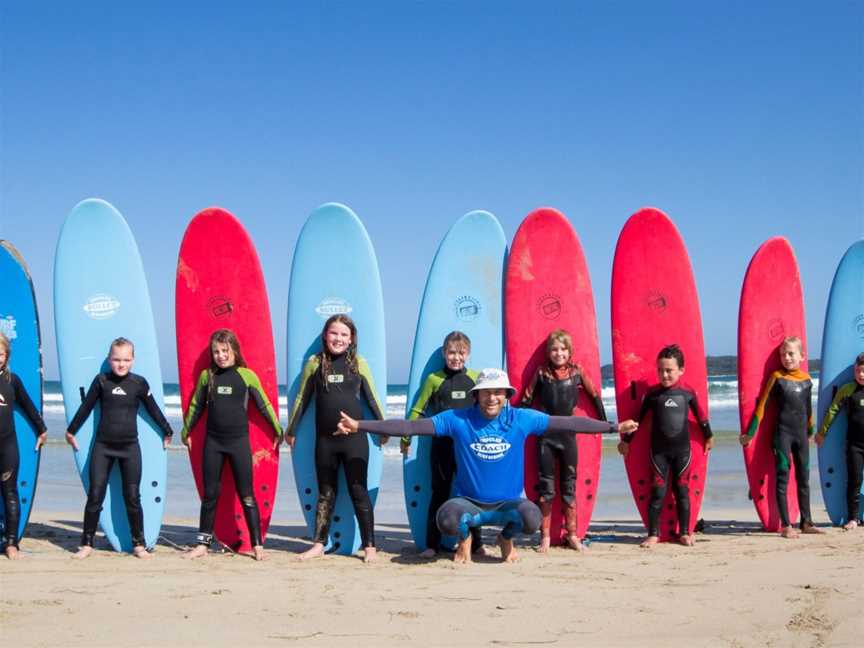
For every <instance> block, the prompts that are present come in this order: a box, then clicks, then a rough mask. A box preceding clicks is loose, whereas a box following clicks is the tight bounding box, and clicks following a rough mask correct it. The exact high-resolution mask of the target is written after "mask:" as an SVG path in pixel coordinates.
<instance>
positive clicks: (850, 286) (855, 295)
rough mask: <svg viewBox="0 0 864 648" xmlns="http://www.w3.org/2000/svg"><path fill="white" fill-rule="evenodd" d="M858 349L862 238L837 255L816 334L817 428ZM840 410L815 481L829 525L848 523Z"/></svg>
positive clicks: (863, 316)
mask: <svg viewBox="0 0 864 648" xmlns="http://www.w3.org/2000/svg"><path fill="white" fill-rule="evenodd" d="M862 351H864V240H861V241H857V242H856V243H853V244H852V246H851V247H850V248H849V249H848V250H847V251H846V254H844V255H843V258H842V259H841V260H840V265H839V266H837V272H836V273H835V274H834V281H833V283H832V284H831V293H830V294H829V296H828V306H827V308H826V310H825V328H824V330H823V333H822V368H821V369H820V371H819V405H818V412H819V419H818V420H819V424H820V425H821V424H822V420H823V419H824V417H825V412H826V411H827V410H828V407H830V405H831V401H832V400H833V399H834V395H835V394H836V393H837V390H838V389H839V388H840V387H842V386H843V385H844V384H845V383H848V382H852V381H854V380H855V378H854V376H853V373H852V372H853V369H852V365H853V363H854V361H855V356H857V355H858V354H859V353H861V352H862ZM847 424H848V421H847V417H846V411H845V408H844V409H843V410H841V411H840V413H839V414H838V415H837V416H836V417H835V418H834V422H833V424H832V425H831V429H830V430H828V436H826V437H825V443H824V444H823V445H822V447H821V448H819V481H820V483H821V485H822V499H823V500H824V501H825V508H826V509H827V510H828V517H830V518H831V521H832V522H833V523H834V524H845V523H846V522H848V521H849V510H848V507H847V506H846V484H847V481H848V480H847V479H846V428H847Z"/></svg>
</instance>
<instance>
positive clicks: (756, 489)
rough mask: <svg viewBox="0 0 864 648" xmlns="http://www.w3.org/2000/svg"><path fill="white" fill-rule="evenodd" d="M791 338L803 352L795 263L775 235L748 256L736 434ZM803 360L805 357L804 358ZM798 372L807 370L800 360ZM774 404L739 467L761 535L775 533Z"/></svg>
mask: <svg viewBox="0 0 864 648" xmlns="http://www.w3.org/2000/svg"><path fill="white" fill-rule="evenodd" d="M790 335H797V336H798V337H800V338H801V341H802V343H803V345H804V349H805V351H806V349H807V336H806V330H805V322H804V295H803V293H802V291H801V278H800V275H799V273H798V263H797V261H796V260H795V253H794V252H793V251H792V246H790V245H789V241H787V240H786V239H785V238H782V237H780V236H778V237H774V238H772V239H768V240H767V241H766V242H765V243H763V244H762V246H761V247H760V248H759V249H758V250H757V251H756V254H754V255H753V258H752V259H751V260H750V265H749V266H748V267H747V274H745V275H744V283H743V285H742V286H741V304H740V307H739V310H738V413H739V415H740V418H741V431H742V432H746V431H747V427H748V426H749V425H750V419H751V418H752V417H753V412H754V411H755V409H756V402H757V401H758V399H759V394H760V393H761V392H762V388H763V386H764V385H765V383H766V382H767V381H768V377H769V376H770V375H771V372H773V371H777V370H778V369H780V367H781V365H780V356H779V354H778V349H779V347H780V344H781V343H782V342H783V338H786V337H789V336H790ZM805 357H806V356H805ZM801 368H802V369H804V371H807V362H806V360H805V361H804V362H803V363H802V364H801ZM776 425H777V408H776V405H774V404H772V403H770V402H769V404H768V407H767V408H766V410H765V417H764V418H763V419H762V421H761V422H760V424H759V429H758V430H757V431H756V438H755V439H754V440H753V441H752V442H751V443H750V445H748V446H747V447H746V448H743V450H744V465H745V466H746V468H747V480H748V481H749V482H750V496H751V498H752V499H753V505H754V506H755V507H756V513H757V514H758V515H759V520H760V521H761V522H762V526H763V527H764V528H765V530H766V531H779V529H780V514H779V513H778V511H777V496H776V494H775V487H776V483H777V479H776V474H775V462H774V450H773V444H772V442H773V439H774V428H775V426H776ZM786 494H787V502H788V506H789V519H790V520H792V521H794V520H796V519H798V492H797V485H796V482H795V467H794V465H793V466H791V467H790V474H789V485H788V486H787V490H786Z"/></svg>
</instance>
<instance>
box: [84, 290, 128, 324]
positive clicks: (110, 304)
mask: <svg viewBox="0 0 864 648" xmlns="http://www.w3.org/2000/svg"><path fill="white" fill-rule="evenodd" d="M118 310H120V302H119V301H118V300H117V299H116V298H114V297H112V296H111V295H106V294H104V293H100V294H98V295H93V296H92V297H91V298H90V299H88V300H87V302H86V303H85V304H84V312H85V313H87V315H89V316H90V317H92V318H93V319H96V320H101V319H108V318H109V317H114V315H116V314H117V311H118Z"/></svg>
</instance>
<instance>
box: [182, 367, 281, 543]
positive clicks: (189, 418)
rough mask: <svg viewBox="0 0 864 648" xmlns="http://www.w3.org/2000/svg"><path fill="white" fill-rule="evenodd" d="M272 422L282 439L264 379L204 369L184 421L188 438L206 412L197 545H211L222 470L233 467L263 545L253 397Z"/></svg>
mask: <svg viewBox="0 0 864 648" xmlns="http://www.w3.org/2000/svg"><path fill="white" fill-rule="evenodd" d="M250 398H251V399H252V402H253V403H255V407H256V408H258V411H259V412H261V415H262V416H263V417H264V419H265V420H266V421H267V422H268V423H269V424H270V425H271V426H272V428H273V431H274V433H275V435H276V437H277V438H280V439H281V438H282V428H281V427H280V425H279V419H278V417H277V416H276V412H275V411H274V410H273V406H272V405H271V403H270V399H268V398H267V394H266V392H265V391H264V388H263V387H262V386H261V381H260V380H259V379H258V376H256V375H255V372H253V371H252V370H251V369H248V368H247V367H236V366H234V367H228V368H226V369H205V370H204V371H202V372H201V374H200V375H199V376H198V383H197V385H196V387H195V393H194V394H193V395H192V400H191V401H190V403H189V409H188V410H187V412H186V418H185V419H184V423H183V439H184V440H185V439H186V437H187V436H188V435H189V431H190V430H192V429H193V428H194V427H195V424H196V423H197V422H198V419H199V418H201V415H202V414H203V413H204V410H205V408H206V410H207V434H206V436H205V438H204V449H203V458H202V471H201V473H202V477H203V482H204V496H203V497H202V498H201V517H200V520H199V526H198V544H203V545H209V544H210V543H211V542H212V540H213V525H214V524H215V522H216V506H217V504H218V503H219V493H220V491H221V489H222V469H223V467H224V466H225V462H226V461H228V463H229V464H230V465H231V473H232V474H233V475H234V484H235V486H236V488H237V496H238V497H239V498H240V504H241V505H242V507H243V515H244V517H245V518H246V526H247V527H248V529H249V538H250V541H251V544H252V546H253V547H257V546H260V545H261V544H262V539H261V516H260V513H259V511H258V502H257V501H256V500H255V491H254V487H253V482H252V446H251V444H250V442H249V413H248V405H249V399H250Z"/></svg>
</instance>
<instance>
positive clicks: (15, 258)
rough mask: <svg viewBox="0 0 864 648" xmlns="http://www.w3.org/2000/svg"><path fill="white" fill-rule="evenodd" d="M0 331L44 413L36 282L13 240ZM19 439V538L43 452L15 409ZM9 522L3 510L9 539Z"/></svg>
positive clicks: (1, 271) (0, 277)
mask: <svg viewBox="0 0 864 648" xmlns="http://www.w3.org/2000/svg"><path fill="white" fill-rule="evenodd" d="M0 331H2V332H3V333H4V334H5V335H6V337H7V338H8V339H9V344H10V348H11V355H10V359H9V363H8V364H9V369H11V370H12V371H13V372H14V373H15V374H16V375H17V376H18V377H19V378H20V379H21V384H22V385H23V386H24V389H25V390H26V391H27V394H28V395H29V396H30V399H31V400H32V401H33V404H34V405H35V406H36V409H37V410H38V411H39V412H40V413H41V412H42V338H41V334H40V330H39V312H38V310H37V308H36V295H35V293H34V291H33V282H32V281H31V279H30V272H29V271H28V270H27V264H26V263H25V262H24V259H23V257H22V256H21V254H20V253H19V252H18V250H16V249H15V246H14V245H12V244H11V243H10V242H9V241H0ZM14 421H15V436H16V437H17V439H18V456H19V457H20V462H19V466H18V501H19V504H20V507H21V509H20V510H21V512H20V518H19V522H18V531H17V533H18V539H19V540H20V539H21V538H22V537H23V536H24V529H25V528H26V527H27V520H28V519H29V517H30V511H31V510H32V509H33V499H34V497H35V495H36V479H37V477H38V475H39V457H40V455H41V452H40V451H37V450H36V449H35V448H36V433H37V430H36V429H35V428H34V427H33V424H32V423H30V420H29V419H28V418H27V417H26V416H24V414H23V413H22V412H21V410H20V408H15V414H14ZM5 531H6V520H5V513H4V511H3V507H0V537H5Z"/></svg>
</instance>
